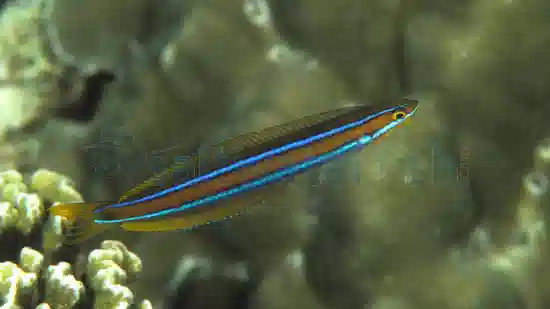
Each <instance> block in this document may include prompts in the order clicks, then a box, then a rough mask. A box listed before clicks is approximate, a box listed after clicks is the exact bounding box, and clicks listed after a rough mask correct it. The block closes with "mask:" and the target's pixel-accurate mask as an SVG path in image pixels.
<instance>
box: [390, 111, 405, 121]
mask: <svg viewBox="0 0 550 309" xmlns="http://www.w3.org/2000/svg"><path fill="white" fill-rule="evenodd" d="M405 116H407V113H405V112H404V111H395V112H393V114H392V115H391V118H392V119H393V120H399V119H403V118H405Z"/></svg>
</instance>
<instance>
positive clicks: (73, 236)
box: [49, 203, 112, 244]
mask: <svg viewBox="0 0 550 309" xmlns="http://www.w3.org/2000/svg"><path fill="white" fill-rule="evenodd" d="M102 205H104V203H98V204H86V203H69V204H57V205H54V206H52V207H50V209H49V212H50V214H51V215H53V216H61V217H63V218H65V219H66V220H67V221H68V223H69V226H68V228H67V230H66V231H65V232H64V236H65V240H64V242H65V243H66V244H77V243H80V242H83V241H85V240H87V239H89V238H92V237H93V236H95V235H97V234H100V233H102V232H104V231H105V230H107V229H109V228H111V227H112V225H108V224H97V223H95V222H94V219H93V210H94V209H96V208H97V207H99V206H102Z"/></svg>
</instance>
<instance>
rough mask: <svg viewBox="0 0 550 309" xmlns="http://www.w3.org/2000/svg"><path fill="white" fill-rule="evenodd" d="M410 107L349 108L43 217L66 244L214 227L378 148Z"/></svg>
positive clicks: (214, 151)
mask: <svg viewBox="0 0 550 309" xmlns="http://www.w3.org/2000/svg"><path fill="white" fill-rule="evenodd" d="M417 107H418V102H417V101H413V100H408V99H405V100H403V101H402V102H399V103H398V104H392V105H384V106H377V107H376V106H375V107H373V106H348V107H343V108H339V109H336V110H331V111H328V112H324V113H320V114H317V115H313V116H307V117H304V118H302V119H298V120H294V121H291V122H288V123H284V124H281V125H277V126H274V127H270V128H267V129H264V130H262V131H259V132H253V133H247V134H243V135H241V136H237V137H235V138H232V139H230V140H227V141H224V142H222V143H220V144H218V145H215V146H212V147H209V148H207V149H206V150H205V151H203V152H202V153H199V154H195V155H193V156H189V157H187V159H186V160H184V161H183V162H178V163H176V164H174V166H172V167H170V168H168V169H166V170H165V171H164V172H162V173H160V174H158V175H155V176H153V177H152V178H151V179H149V180H148V181H146V182H145V183H144V184H142V185H140V186H138V187H136V188H134V189H132V190H130V191H129V192H128V193H126V194H124V195H123V196H122V198H121V199H120V200H119V201H116V202H110V203H96V204H77V203H75V204H59V205H55V206H53V207H52V208H51V209H50V212H51V214H53V215H60V216H63V217H65V218H66V219H67V220H68V221H69V222H71V223H72V225H71V228H70V229H69V230H68V233H67V239H66V242H68V243H77V242H81V241H83V240H85V239H87V238H89V237H91V236H93V235H95V234H98V233H100V232H102V231H104V230H105V229H107V228H108V227H111V226H113V225H120V226H121V227H122V228H123V229H125V230H130V231H168V230H180V229H191V228H194V227H197V226H201V225H204V224H207V223H210V222H216V221H220V220H222V219H225V218H228V217H231V216H234V215H236V214H239V213H241V212H243V211H245V210H247V209H248V208H249V207H250V206H252V205H255V204H258V203H261V202H262V201H263V200H265V199H266V198H268V197H269V196H270V195H273V194H276V193H277V192H278V190H277V188H280V186H281V185H282V184H284V183H286V180H289V179H291V178H292V177H294V176H296V175H298V174H301V173H303V172H306V171H308V170H310V169H311V168H313V167H316V166H319V165H322V164H325V163H327V162H329V161H331V160H333V159H335V158H338V157H340V156H342V155H344V154H345V153H348V152H351V151H353V150H359V149H361V148H362V147H364V146H366V145H368V144H370V143H371V142H373V141H375V140H377V139H378V138H380V137H382V136H383V135H385V134H386V133H388V132H389V131H390V130H391V129H393V128H395V127H396V126H398V125H400V124H402V123H403V122H404V121H405V120H406V119H407V118H408V117H410V116H411V115H413V114H414V112H415V111H416V109H417Z"/></svg>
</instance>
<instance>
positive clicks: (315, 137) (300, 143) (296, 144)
mask: <svg viewBox="0 0 550 309" xmlns="http://www.w3.org/2000/svg"><path fill="white" fill-rule="evenodd" d="M405 107H407V104H404V105H400V106H395V107H392V108H388V109H385V110H383V111H381V112H378V113H375V114H372V115H369V116H368V117H365V118H363V119H361V120H357V121H355V122H351V123H348V124H345V125H343V126H340V127H337V128H334V129H332V130H330V131H327V132H323V133H320V134H317V135H313V136H311V137H308V138H306V139H303V140H299V141H296V142H292V143H290V144H287V145H284V146H281V147H279V148H275V149H272V150H269V151H266V152H264V153H261V154H258V155H256V156H252V157H250V158H247V159H244V160H241V161H238V162H236V163H233V164H231V165H228V166H225V167H223V168H220V169H217V170H215V171H212V172H210V173H208V174H205V175H202V176H199V177H197V178H193V179H190V180H189V181H186V182H184V183H183V184H180V185H177V186H174V187H172V188H169V189H165V190H163V191H160V192H157V193H154V194H152V195H149V196H145V197H142V198H139V199H137V200H133V201H125V202H122V203H118V204H113V205H108V206H105V207H101V208H98V209H95V210H94V212H101V211H103V210H105V209H108V208H118V207H125V206H131V205H135V204H139V203H142V202H146V201H150V200H153V199H156V198H159V197H162V196H165V195H167V194H170V193H172V192H175V191H178V190H181V189H184V188H186V187H189V186H192V185H195V184H197V183H200V182H204V181H208V180H210V179H213V178H215V177H218V176H220V175H223V174H225V173H228V172H231V171H233V170H236V169H239V168H242V167H246V166H248V165H251V164H256V163H257V162H258V161H261V160H263V159H266V158H269V157H272V156H275V155H278V154H280V153H283V152H286V151H289V150H293V149H296V148H300V147H303V146H304V145H307V144H310V143H312V142H315V141H318V140H320V139H323V138H326V137H330V136H333V135H335V134H339V133H341V132H343V131H346V130H349V129H353V128H355V127H357V126H360V125H363V124H365V123H366V122H368V121H369V120H371V119H373V118H375V117H378V116H379V115H381V114H384V113H387V112H390V111H393V110H396V109H400V108H405ZM394 126H395V125H394ZM391 127H393V126H391ZM389 129H390V128H388V129H386V130H385V131H384V132H386V131H387V130H389ZM190 207H191V206H190ZM105 221H106V222H112V223H114V222H117V221H108V220H105ZM98 223H99V222H98Z"/></svg>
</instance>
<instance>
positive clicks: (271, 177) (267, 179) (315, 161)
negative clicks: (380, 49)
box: [95, 109, 409, 224]
mask: <svg viewBox="0 0 550 309" xmlns="http://www.w3.org/2000/svg"><path fill="white" fill-rule="evenodd" d="M391 110H392V109H390V110H388V111H391ZM408 117H409V115H407V116H406V117H404V118H403V119H402V120H401V121H398V122H397V121H396V122H392V123H390V124H389V125H387V126H386V127H384V128H382V129H380V130H378V131H376V132H374V133H373V134H372V135H365V136H362V137H361V138H359V139H358V140H356V141H353V142H350V143H347V144H345V145H343V146H340V147H339V148H337V149H335V150H333V151H330V152H327V153H325V154H322V155H319V156H317V157H314V158H312V159H310V160H306V161H303V162H301V163H299V164H295V165H292V166H289V167H285V168H281V169H279V170H277V171H275V172H272V173H270V174H268V175H265V176H263V177H260V178H258V179H255V180H252V181H250V182H247V183H244V184H241V185H239V186H237V187H234V188H231V189H228V190H225V191H223V192H220V193H217V194H214V195H211V196H207V197H204V198H201V199H198V200H195V201H192V202H190V203H186V204H183V205H181V206H179V207H177V208H170V209H165V210H162V211H159V212H155V213H150V214H146V215H142V216H135V217H128V218H124V219H116V220H95V222H96V223H98V224H107V223H123V222H129V221H139V220H150V219H154V218H157V217H161V216H165V215H170V214H174V213H177V212H181V211H185V210H188V209H190V208H195V207H200V206H203V205H205V204H211V203H214V202H218V201H220V200H223V199H227V198H230V197H232V196H234V195H237V194H240V193H242V192H246V191H249V190H252V189H255V188H258V187H261V186H265V185H269V184H272V183H275V182H278V181H280V180H282V179H284V178H285V177H288V176H291V175H294V174H298V173H300V172H302V171H304V170H306V169H309V168H311V167H314V166H317V165H320V164H323V163H326V162H328V161H330V160H332V159H334V158H336V157H339V156H341V155H343V154H345V153H347V152H349V151H352V150H358V149H361V148H362V147H364V146H366V145H367V144H369V143H370V142H372V141H373V140H375V139H376V138H378V137H380V136H381V135H383V134H384V133H386V132H388V131H389V130H391V129H392V128H393V127H395V126H397V125H398V124H400V123H401V122H403V121H405V119H406V118H408ZM362 121H363V120H361V122H362ZM362 123H364V122H362Z"/></svg>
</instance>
